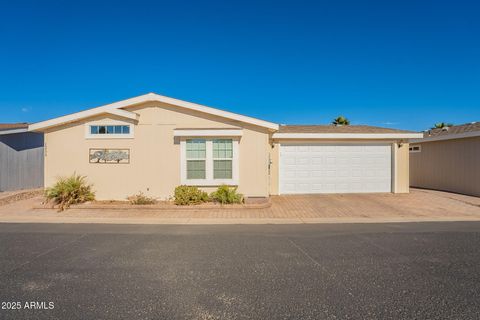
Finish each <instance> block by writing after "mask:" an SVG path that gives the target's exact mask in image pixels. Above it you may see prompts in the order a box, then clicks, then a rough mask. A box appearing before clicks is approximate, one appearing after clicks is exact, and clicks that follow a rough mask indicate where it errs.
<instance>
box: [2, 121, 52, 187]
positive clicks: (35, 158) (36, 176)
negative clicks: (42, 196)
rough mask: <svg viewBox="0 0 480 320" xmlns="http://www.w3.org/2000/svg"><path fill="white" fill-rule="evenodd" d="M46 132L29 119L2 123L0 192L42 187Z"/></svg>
mask: <svg viewBox="0 0 480 320" xmlns="http://www.w3.org/2000/svg"><path fill="white" fill-rule="evenodd" d="M43 159H44V157H43V134H42V133H36V132H28V124H27V123H0V192H1V191H12V190H21V189H31V188H39V187H42V186H43V184H44V179H43V172H44V166H43Z"/></svg>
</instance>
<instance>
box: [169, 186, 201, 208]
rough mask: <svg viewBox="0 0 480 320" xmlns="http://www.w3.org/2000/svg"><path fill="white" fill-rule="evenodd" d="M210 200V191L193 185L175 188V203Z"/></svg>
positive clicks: (185, 203) (182, 203)
mask: <svg viewBox="0 0 480 320" xmlns="http://www.w3.org/2000/svg"><path fill="white" fill-rule="evenodd" d="M207 201H209V198H208V193H206V192H205V191H202V190H200V189H198V188H197V187H193V186H178V187H176V188H175V204H176V205H180V206H185V205H192V204H200V203H203V202H207Z"/></svg>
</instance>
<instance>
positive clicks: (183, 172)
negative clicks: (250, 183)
mask: <svg viewBox="0 0 480 320" xmlns="http://www.w3.org/2000/svg"><path fill="white" fill-rule="evenodd" d="M204 139H205V143H206V153H207V154H206V162H205V177H206V179H187V139H182V140H180V181H181V184H183V185H190V186H219V185H222V184H226V185H229V186H238V181H239V161H238V159H239V147H238V143H239V141H238V139H232V152H233V155H232V179H213V140H215V139H228V138H224V137H215V138H204Z"/></svg>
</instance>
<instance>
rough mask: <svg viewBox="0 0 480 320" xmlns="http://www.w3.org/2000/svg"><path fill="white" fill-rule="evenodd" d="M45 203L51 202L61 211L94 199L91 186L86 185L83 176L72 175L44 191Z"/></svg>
mask: <svg viewBox="0 0 480 320" xmlns="http://www.w3.org/2000/svg"><path fill="white" fill-rule="evenodd" d="M45 197H46V198H47V202H49V201H53V203H54V204H56V205H58V209H59V210H60V211H63V210H65V209H68V208H69V207H70V206H71V205H72V204H77V203H83V202H87V201H92V200H94V199H95V193H94V192H93V191H92V186H91V185H89V184H87V182H86V181H85V177H84V176H80V175H77V174H75V173H74V174H73V175H72V176H70V177H62V178H59V179H58V180H57V182H56V183H55V184H54V185H53V186H52V187H50V188H47V189H46V190H45Z"/></svg>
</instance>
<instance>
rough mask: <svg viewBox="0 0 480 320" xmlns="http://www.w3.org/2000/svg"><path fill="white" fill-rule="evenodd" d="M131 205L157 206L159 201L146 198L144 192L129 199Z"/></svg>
mask: <svg viewBox="0 0 480 320" xmlns="http://www.w3.org/2000/svg"><path fill="white" fill-rule="evenodd" d="M127 199H128V201H130V203H131V204H142V205H143V204H155V203H156V202H157V200H156V199H155V198H152V197H149V196H146V195H145V194H143V192H141V191H140V192H139V193H137V194H134V195H133V196H130V197H128V198H127Z"/></svg>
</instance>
